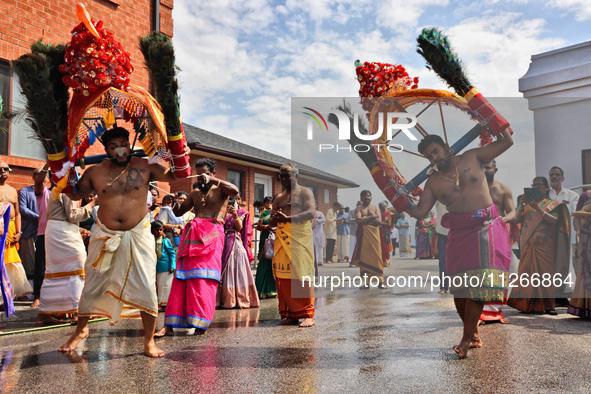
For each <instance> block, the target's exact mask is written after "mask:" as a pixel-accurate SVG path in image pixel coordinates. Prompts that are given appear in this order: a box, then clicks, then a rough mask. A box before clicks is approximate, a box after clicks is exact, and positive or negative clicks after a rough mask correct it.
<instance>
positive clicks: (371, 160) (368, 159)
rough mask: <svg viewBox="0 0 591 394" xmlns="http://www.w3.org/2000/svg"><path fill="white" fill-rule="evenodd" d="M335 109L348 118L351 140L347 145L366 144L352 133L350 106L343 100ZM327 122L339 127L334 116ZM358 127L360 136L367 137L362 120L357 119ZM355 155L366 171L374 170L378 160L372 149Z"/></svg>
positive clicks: (352, 120)
mask: <svg viewBox="0 0 591 394" xmlns="http://www.w3.org/2000/svg"><path fill="white" fill-rule="evenodd" d="M336 109H338V110H339V111H343V112H344V113H345V114H346V115H347V116H348V117H349V125H350V127H351V138H350V139H349V144H351V146H355V145H357V144H367V141H364V140H362V139H360V138H359V137H357V135H356V134H355V132H354V131H353V122H354V119H355V118H354V116H353V111H352V110H351V105H350V104H349V103H347V102H346V101H345V100H343V104H342V105H337V107H336ZM328 121H329V122H330V123H332V124H334V125H335V126H337V127H338V126H339V119H338V118H337V116H336V115H335V114H332V113H331V114H330V115H328ZM357 124H358V126H359V132H360V133H361V134H364V135H367V134H369V132H368V129H367V124H366V123H365V122H364V120H363V119H361V118H358V123H357ZM355 152H356V153H357V155H358V156H359V158H360V159H361V160H362V161H363V163H364V164H365V166H366V167H367V168H368V169H370V170H371V169H372V168H374V167H375V166H376V165H377V163H378V158H377V157H376V153H375V152H374V150H373V149H370V150H369V151H367V152H357V151H355Z"/></svg>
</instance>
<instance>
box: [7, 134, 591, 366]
mask: <svg viewBox="0 0 591 394" xmlns="http://www.w3.org/2000/svg"><path fill="white" fill-rule="evenodd" d="M506 134H507V133H506ZM101 139H102V142H103V144H104V145H105V149H106V152H107V156H108V157H109V160H105V161H104V162H102V163H100V164H98V165H96V166H93V167H90V168H89V169H87V170H86V171H85V173H84V174H83V176H82V177H81V179H80V180H79V182H78V183H77V185H76V189H75V191H74V192H72V193H66V194H63V193H62V194H58V195H56V196H55V198H51V188H49V187H46V186H45V183H46V182H47V175H48V172H49V170H48V168H49V165H48V164H47V165H45V166H44V167H43V168H37V169H36V170H35V171H34V172H33V185H32V186H29V187H25V188H23V189H22V190H21V191H20V192H17V191H16V190H15V189H14V188H12V187H11V186H9V185H8V184H7V181H8V179H9V175H10V168H9V166H8V164H7V163H5V162H0V194H1V200H2V204H0V216H1V218H2V219H1V221H2V223H1V224H2V225H0V235H1V236H2V242H4V245H5V248H4V250H3V251H2V252H3V258H4V263H5V267H6V270H5V272H6V273H7V275H8V278H9V282H10V286H9V288H10V291H11V294H10V296H11V297H13V298H14V299H16V300H26V299H27V296H28V295H29V294H32V295H33V296H32V298H33V300H32V304H31V306H32V307H38V308H39V312H38V317H37V321H36V323H37V324H57V323H61V322H63V319H65V318H71V319H73V320H74V321H77V327H76V331H75V332H74V333H73V334H72V336H71V337H70V338H69V339H68V340H67V341H66V342H65V343H64V345H62V347H61V348H60V350H61V351H70V350H72V349H74V348H75V347H76V346H77V344H78V343H79V342H80V341H81V340H82V339H83V338H85V337H86V336H88V328H87V324H88V321H89V319H91V318H93V317H97V316H104V317H107V318H109V319H110V320H111V323H112V324H116V323H117V321H118V320H119V318H140V317H141V318H142V321H143V324H144V328H145V332H146V338H145V344H144V346H145V347H144V352H145V354H146V355H148V356H151V357H161V356H162V355H163V354H164V352H162V351H161V350H160V349H158V348H157V347H156V345H155V343H154V337H164V336H170V335H174V328H194V329H195V334H203V333H205V332H206V330H207V328H208V326H209V325H210V323H211V321H212V319H213V316H214V313H215V310H216V308H257V307H259V305H260V299H265V298H275V297H276V298H277V299H278V308H279V313H280V315H281V318H283V319H286V320H287V321H292V322H294V323H297V324H299V326H300V327H310V326H312V325H314V324H315V321H314V301H315V297H314V286H313V285H312V281H311V279H310V278H313V277H314V276H315V275H316V276H317V275H318V267H319V266H322V265H324V264H333V263H335V247H336V262H337V263H339V262H340V263H345V264H348V265H349V266H356V267H358V268H359V269H360V275H361V276H362V277H367V278H369V279H370V281H369V282H367V281H365V282H363V285H362V286H361V289H369V288H370V287H378V288H386V287H387V286H386V283H385V281H384V268H385V267H388V266H389V265H390V260H391V257H392V256H395V255H396V247H397V246H399V256H400V257H402V258H404V257H408V256H409V255H410V253H411V248H410V240H411V235H410V228H411V224H410V221H409V218H408V216H407V214H410V215H411V216H413V217H415V218H416V219H417V226H416V227H417V232H416V234H415V240H416V254H415V258H418V259H432V258H438V259H439V270H440V274H441V278H442V281H441V285H440V290H439V293H441V294H443V293H446V292H447V291H449V292H450V293H452V294H453V295H454V302H455V305H456V309H457V311H458V313H459V315H460V317H461V319H462V321H463V323H464V333H463V335H462V339H461V341H460V342H459V343H458V345H456V346H455V347H454V350H455V351H456V353H457V354H458V355H459V356H460V358H463V357H465V356H466V354H467V351H468V349H469V348H475V347H476V348H477V347H481V346H482V340H481V338H480V335H479V332H478V325H480V324H484V323H486V322H490V321H500V322H502V323H507V320H506V319H505V317H504V315H503V306H504V305H507V304H508V305H510V306H512V307H514V308H517V309H519V310H521V311H523V312H526V313H530V312H533V313H548V314H551V315H555V314H556V309H555V307H556V304H564V305H565V306H568V313H571V314H573V315H576V316H580V317H583V318H590V317H591V303H590V301H589V298H590V297H591V295H590V294H591V293H590V290H589V289H588V288H587V286H588V285H589V283H591V279H590V278H591V265H590V261H591V258H590V257H589V256H590V251H591V235H590V234H591V198H590V197H591V196H589V192H585V193H583V194H582V195H581V196H579V195H578V194H577V193H575V192H573V191H571V190H568V189H565V188H563V187H562V182H563V181H564V172H563V171H562V169H560V168H559V167H556V166H555V167H552V168H551V170H550V173H549V179H550V181H549V182H548V179H547V178H546V177H543V176H538V177H536V178H534V180H533V182H532V185H531V188H527V189H525V190H524V193H523V195H520V196H519V197H518V198H517V204H515V202H514V199H513V194H512V192H511V190H510V189H509V188H508V187H507V186H506V185H504V184H502V183H501V182H499V181H497V180H495V174H496V173H497V171H498V169H497V168H496V162H495V160H494V157H496V156H497V155H498V154H500V153H502V152H503V151H504V150H506V149H507V148H508V147H509V146H511V143H512V142H511V137H510V135H509V134H507V135H505V138H504V139H500V140H498V141H495V142H493V143H491V144H489V145H486V146H484V147H481V148H477V149H473V150H470V151H467V152H465V153H464V154H462V155H457V156H455V155H453V154H452V153H450V150H449V147H448V146H447V145H446V144H445V143H444V142H443V141H442V140H441V138H440V137H438V136H433V135H431V136H427V137H425V138H424V139H423V141H421V143H420V145H419V151H421V153H422V154H423V155H424V156H425V157H426V158H427V159H428V160H429V161H430V162H431V163H432V164H434V165H435V166H437V167H438V169H437V173H436V174H435V175H434V176H431V177H430V178H429V180H428V182H427V184H426V185H425V189H424V191H423V194H422V196H421V198H420V200H419V203H418V206H417V207H416V208H415V209H414V210H409V211H407V212H406V213H405V212H395V211H394V210H393V209H391V208H390V209H388V201H382V202H380V203H379V204H378V205H377V206H375V205H372V198H373V197H372V194H371V192H370V191H369V190H363V191H362V192H361V193H360V200H359V201H358V202H357V203H356V206H355V208H354V209H350V208H349V207H346V206H344V205H343V204H341V203H340V202H334V203H333V205H332V207H331V208H330V209H329V210H328V211H327V212H326V214H324V213H323V212H321V211H319V210H318V203H317V201H315V200H314V195H313V194H312V192H311V191H310V190H309V189H307V188H305V187H302V186H300V185H299V184H298V177H299V171H298V169H297V167H296V166H295V165H294V164H291V163H289V164H285V165H283V166H282V167H281V168H280V174H279V181H280V183H281V185H282V187H283V191H282V192H281V193H279V194H278V195H276V196H274V197H270V196H269V197H265V198H264V200H261V201H256V202H255V203H254V207H255V208H256V209H257V211H258V212H259V218H258V221H257V222H256V223H252V221H251V217H250V212H249V210H248V209H244V208H246V207H245V206H244V205H243V204H242V200H241V198H240V195H239V191H238V189H237V187H236V186H235V185H233V184H232V183H230V182H228V181H224V180H222V179H219V178H217V176H216V163H215V161H213V160H211V159H208V158H203V159H200V160H198V161H197V162H196V164H195V170H196V173H197V181H196V182H195V184H194V185H193V190H192V191H191V192H190V193H188V192H185V191H177V192H175V193H167V194H166V195H165V196H164V197H163V198H162V200H161V203H160V204H159V203H158V200H159V191H158V189H157V188H155V187H153V184H154V183H155V182H170V181H172V180H174V179H175V178H174V176H173V175H172V174H171V172H170V171H169V170H168V169H166V168H164V167H163V166H161V165H159V164H149V163H148V162H147V161H145V160H143V159H140V158H134V157H131V156H129V150H130V149H129V133H128V132H127V131H126V130H125V129H122V128H118V127H115V128H113V129H110V130H108V131H107V132H105V133H104V134H103V136H102V138H101ZM121 148H123V149H121ZM460 174H461V175H460ZM467 177H469V178H467ZM51 179H52V178H51V177H49V180H50V181H51ZM463 184H465V185H466V186H462V185H463ZM462 187H465V189H462ZM79 200H82V203H81V204H79V203H78V201H79ZM138 201H139V202H141V203H139V204H138V203H137V202H138ZM144 201H145V203H144ZM516 205H517V206H516ZM433 207H435V209H436V211H437V216H435V213H434V212H433V211H432V208H433ZM571 226H572V227H573V228H574V230H571ZM254 229H256V230H258V231H259V234H260V237H259V244H258V248H257V249H258V253H257V255H256V256H255V255H254V254H253V243H252V242H253V232H254ZM571 253H572V256H573V258H572V266H573V270H574V271H576V276H575V275H573V276H572V277H571V276H570V275H569V269H570V265H571V259H570V256H571ZM255 260H257V261H258V263H257V270H256V277H255V276H253V273H252V268H251V266H252V263H253V262H254V261H255ZM466 274H468V275H474V276H477V277H480V276H482V278H483V280H484V281H485V283H480V285H479V286H474V285H472V284H469V283H466V282H463V283H461V284H459V285H458V284H457V283H456V281H455V280H454V279H456V278H458V277H460V278H461V277H462V276H465V275H466ZM512 275H514V277H515V278H517V279H516V280H514V281H511V279H512ZM536 275H537V277H539V281H534V279H533V278H534V277H536ZM556 275H559V277H560V279H561V280H559V281H556V279H555V278H556ZM525 277H527V278H528V281H525V282H524V281H523V280H522V278H525ZM306 278H307V279H306ZM444 278H446V279H447V280H444ZM569 278H570V281H569ZM530 279H531V280H530ZM373 280H375V285H374V284H373ZM510 281H511V284H515V285H510V283H509V282H510ZM31 282H32V285H31ZM370 284H371V286H370ZM540 284H542V285H540ZM569 284H570V285H571V286H570V287H569V286H567V285H569ZM572 284H574V290H573V292H572V298H571V299H570V301H569V300H568V299H566V296H567V294H568V293H569V290H568V289H569V288H572ZM158 312H164V326H163V327H162V328H161V329H159V330H157V328H156V317H157V316H158Z"/></svg>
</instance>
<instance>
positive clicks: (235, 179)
mask: <svg viewBox="0 0 591 394" xmlns="http://www.w3.org/2000/svg"><path fill="white" fill-rule="evenodd" d="M228 182H230V183H232V184H234V185H235V186H236V187H237V188H238V191H239V192H240V195H243V193H242V172H241V171H235V170H228Z"/></svg>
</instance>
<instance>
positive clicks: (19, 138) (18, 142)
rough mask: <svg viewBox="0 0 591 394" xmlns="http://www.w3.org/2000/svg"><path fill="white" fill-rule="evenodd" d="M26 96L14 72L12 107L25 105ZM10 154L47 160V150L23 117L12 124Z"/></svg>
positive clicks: (20, 107) (21, 107)
mask: <svg viewBox="0 0 591 394" xmlns="http://www.w3.org/2000/svg"><path fill="white" fill-rule="evenodd" d="M25 100H26V99H25V96H24V95H23V94H22V93H21V91H20V85H19V80H18V75H16V74H14V73H13V74H12V108H14V109H15V110H16V111H19V110H22V109H24V107H25ZM10 155H11V156H20V157H28V158H30V159H39V160H45V158H46V155H45V150H44V149H43V145H41V142H39V141H37V140H35V139H34V138H33V129H31V127H29V125H28V124H27V122H25V120H24V119H22V118H17V119H15V120H14V121H13V122H12V124H11V125H10Z"/></svg>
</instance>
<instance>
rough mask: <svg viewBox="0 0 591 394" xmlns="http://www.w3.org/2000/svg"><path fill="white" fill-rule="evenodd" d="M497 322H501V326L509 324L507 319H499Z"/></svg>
mask: <svg viewBox="0 0 591 394" xmlns="http://www.w3.org/2000/svg"><path fill="white" fill-rule="evenodd" d="M499 321H500V322H501V324H509V320H507V319H501V320H499Z"/></svg>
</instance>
